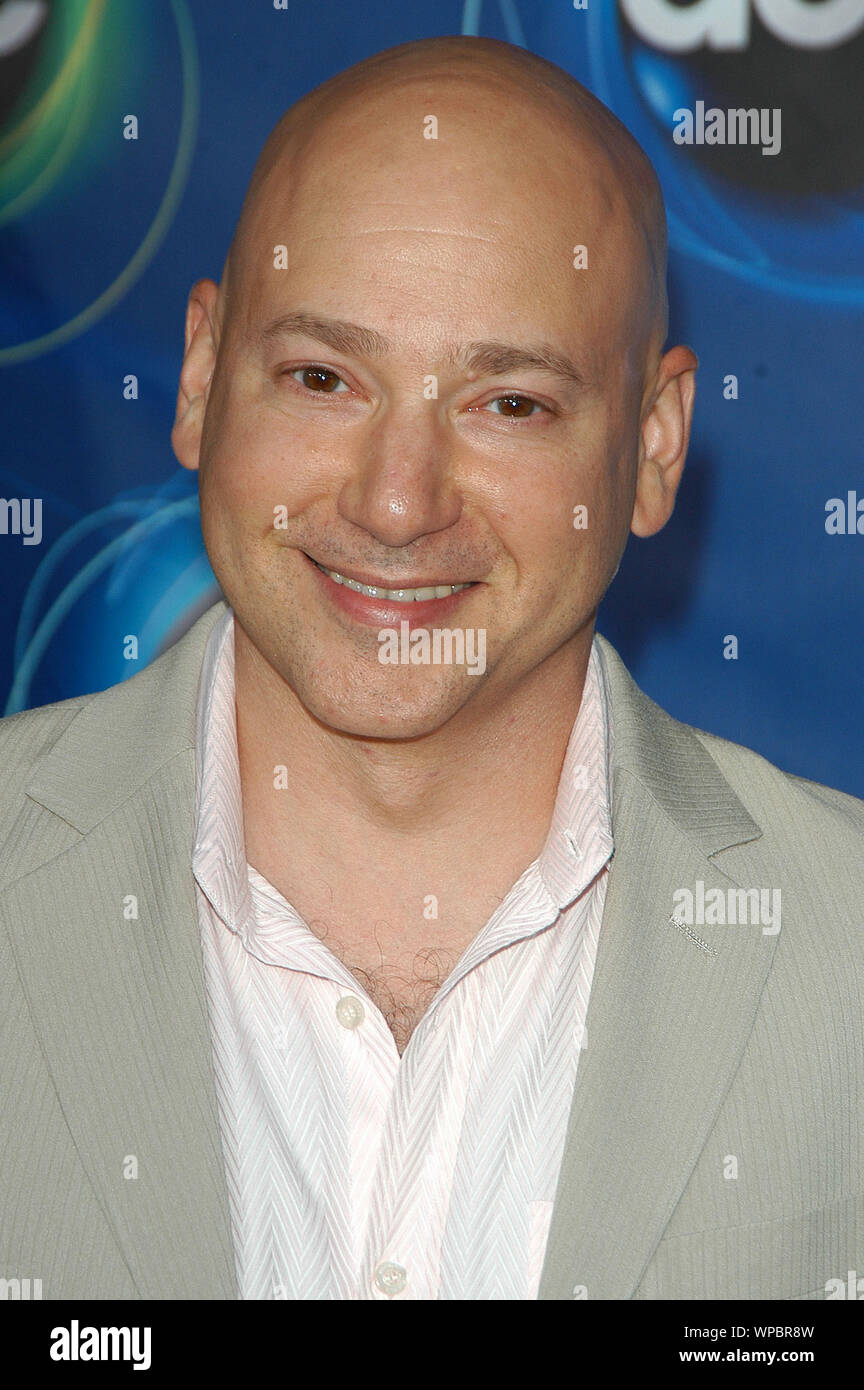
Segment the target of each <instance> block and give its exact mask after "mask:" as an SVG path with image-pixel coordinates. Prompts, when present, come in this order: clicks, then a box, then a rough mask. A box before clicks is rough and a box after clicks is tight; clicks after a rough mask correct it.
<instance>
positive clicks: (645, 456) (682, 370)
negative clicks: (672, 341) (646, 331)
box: [630, 347, 699, 536]
mask: <svg viewBox="0 0 864 1390" xmlns="http://www.w3.org/2000/svg"><path fill="white" fill-rule="evenodd" d="M698 366H699V361H698V358H697V357H696V354H695V353H694V352H692V351H691V350H690V348H689V347H674V348H670V350H669V352H667V353H666V354H665V355H664V356H663V357H662V358H661V359H660V364H659V366H658V368H657V379H656V382H655V385H654V391H653V396H652V398H651V399H650V402H649V405H648V409H647V411H646V413H645V414H644V416H643V419H642V437H641V441H640V446H639V472H638V475H637V478H636V498H635V502H634V505H633V516H632V518H631V520H630V530H631V531H632V532H633V534H634V536H653V535H655V534H656V533H657V532H658V531H660V530H662V528H663V527H664V526H665V525H666V522H667V521H668V520H669V518H670V516H671V515H672V510H673V508H674V506H675V495H676V493H677V491H678V484H679V483H680V481H681V474H682V473H683V471H684V460H685V459H686V457H687V446H688V444H689V442H690V422H691V420H692V418H693V398H694V396H695V394H696V368H697V367H698Z"/></svg>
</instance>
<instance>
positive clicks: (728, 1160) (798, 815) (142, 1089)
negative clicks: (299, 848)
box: [0, 603, 864, 1300]
mask: <svg viewBox="0 0 864 1390" xmlns="http://www.w3.org/2000/svg"><path fill="white" fill-rule="evenodd" d="M224 611H225V605H224V604H223V603H219V604H216V605H214V606H213V607H212V608H211V609H209V610H208V612H207V613H205V614H204V616H203V617H201V618H200V619H199V620H198V622H197V623H196V624H195V625H194V627H192V628H191V629H190V631H189V632H188V633H187V634H186V635H185V636H184V637H183V638H182V639H181V640H180V641H179V642H177V643H176V644H175V645H174V646H173V647H171V648H170V649H169V650H168V651H167V652H165V653H164V654H163V655H162V656H161V657H159V658H158V659H157V660H156V661H154V662H153V663H152V664H151V665H150V666H149V667H147V668H146V669H145V670H143V671H141V672H139V673H138V674H136V675H135V676H133V677H132V678H131V679H130V680H128V681H126V682H124V683H122V684H120V685H117V686H114V687H112V688H111V689H109V690H106V691H103V692H102V693H100V694H96V695H87V696H80V697H77V698H76V699H73V700H65V701H62V702H60V703H57V704H54V705H46V706H44V707H42V708H39V709H34V710H28V711H25V712H23V713H21V714H17V715H14V716H12V717H11V718H8V719H5V720H2V721H0V769H2V779H0V844H2V849H0V1059H2V1061H0V1279H14V1278H18V1279H21V1280H24V1279H31V1280H33V1279H41V1280H42V1296H43V1298H46V1299H56V1298H82V1299H83V1298H93V1299H113V1298H117V1299H141V1298H156V1299H168V1298H171V1299H233V1298H236V1297H237V1296H238V1293H237V1283H236V1275H235V1269H234V1259H233V1250H232V1240H231V1229H230V1217H229V1206H228V1196H227V1188H226V1178H225V1169H224V1165H223V1160H222V1152H221V1141H220V1135H219V1121H218V1112H217V1104H216V1094H215V1087H214V1078H213V1071H212V1063H211V1053H210V1038H209V1032H208V1019H207V1006H206V998H205V992H204V979H203V967H202V957H201V948H200V942H199V932H198V920H197V912H196V902H195V888H194V880H193V877H192V872H191V849H192V840H193V827H194V795H195V708H196V691H197V684H198V678H199V673H200V668H201V662H202V658H203V652H204V646H205V642H206V640H207V637H208V635H209V633H210V630H211V628H212V626H213V624H214V623H215V622H216V620H217V619H218V618H219V617H220V616H221V615H222V613H224ZM599 645H600V649H601V652H602V656H603V660H604V665H605V670H606V674H607V680H608V686H609V693H610V700H611V717H612V720H613V722H614V728H615V756H614V762H613V766H612V786H613V801H612V818H613V830H614V837H615V854H614V858H613V861H612V867H611V872H610V879H609V885H608V892H607V898H606V907H605V913H604V918H603V926H602V932H601V936H600V946H599V953H598V958H597V965H596V970H595V976H594V982H593V987H592V991H591V997H590V1003H589V1009H588V1016H587V1020H586V1039H587V1041H586V1047H585V1051H584V1053H583V1055H582V1058H581V1061H580V1065H579V1071H578V1074H577V1079H576V1087H575V1092H574V1097H573V1103H572V1108H571V1112H570V1118H569V1124H568V1132H567V1139H566V1146H565V1152H564V1158H563V1163H562V1167H561V1175H560V1180H559V1184H558V1190H557V1195H556V1200H555V1206H554V1211H553V1215H552V1225H551V1232H550V1237H549V1244H548V1250H547V1255H546V1261H545V1266H544V1270H543V1276H542V1281H541V1285H540V1293H539V1297H540V1298H541V1299H573V1298H574V1297H575V1298H580V1299H581V1298H585V1297H587V1298H588V1299H589V1300H590V1299H631V1298H634V1299H691V1298H695V1299H707V1298H720V1299H734V1298H744V1299H761V1298H783V1299H794V1298H805V1299H806V1298H825V1297H826V1296H835V1295H833V1294H831V1291H832V1290H836V1289H837V1288H838V1287H839V1285H837V1284H832V1283H831V1282H830V1281H832V1280H837V1281H843V1285H844V1286H845V1284H846V1282H847V1276H848V1273H849V1271H860V1275H861V1276H864V1163H862V1135H864V1125H862V1120H864V1104H862V1098H864V1019H862V1001H864V926H862V922H864V906H862V904H864V854H862V848H864V802H862V801H859V800H857V799H856V798H854V797H851V796H846V795H845V794H844V793H842V792H838V791H832V790H829V789H828V788H826V787H822V786H820V785H818V784H817V783H814V782H808V781H805V780H803V779H801V778H798V777H792V776H789V775H787V774H786V773H783V772H781V771H779V770H778V769H777V768H776V767H773V766H772V765H771V764H770V763H768V762H766V761H765V760H764V759H763V758H761V757H759V756H758V754H756V753H754V752H752V751H750V750H748V749H746V748H742V747H739V746H738V745H737V744H733V743H729V742H727V741H725V740H724V739H720V738H716V737H714V736H712V735H711V734H706V733H702V732H699V731H697V730H696V729H693V728H691V727H689V726H688V725H685V724H681V723H679V722H678V721H676V720H675V719H672V718H671V717H670V716H669V715H668V714H666V713H665V712H664V711H663V710H661V709H660V708H659V707H658V706H657V705H655V704H654V703H653V702H652V701H651V700H649V699H648V697H647V696H646V695H644V694H643V693H642V692H641V691H640V690H639V689H638V687H637V686H636V685H635V684H634V683H633V681H632V679H631V678H630V676H629V675H628V672H627V670H626V668H625V667H624V665H623V663H622V661H621V659H620V657H619V656H618V655H617V653H616V652H615V650H614V648H613V647H612V646H611V645H610V644H609V642H607V641H606V640H604V639H603V638H600V639H599ZM700 883H701V884H703V885H704V887H703V889H701V890H700V889H699V886H698V885H699V884H700ZM687 888H689V889H690V890H691V891H692V892H693V894H694V913H693V914H691V915H692V916H694V917H695V914H696V905H697V902H698V896H699V893H700V891H701V892H702V893H703V894H704V895H708V900H709V902H711V901H713V902H715V903H716V902H719V901H721V899H720V898H719V896H718V895H717V894H713V893H712V890H715V889H720V890H721V892H722V900H723V901H724V902H726V903H728V902H729V901H730V900H734V901H736V902H741V901H743V899H741V898H739V897H738V895H737V894H736V891H735V890H737V889H739V888H743V889H748V890H749V889H754V888H755V889H763V888H764V889H770V890H775V889H779V890H780V891H781V894H782V898H781V903H782V917H781V927H780V930H779V931H776V930H774V928H773V927H771V926H768V927H767V928H766V925H765V924H764V919H763V924H762V925H760V924H759V922H758V921H757V922H756V923H755V924H754V923H753V922H752V920H747V921H745V923H744V924H743V925H729V924H720V923H714V924H711V923H708V924H703V923H702V922H701V921H699V920H698V918H696V919H695V920H690V921H688V920H686V916H685V914H684V913H683V912H682V909H681V902H682V899H681V897H680V894H679V890H682V889H687ZM130 895H134V896H135V897H136V898H137V902H138V914H139V915H138V919H137V920H128V914H127V916H124V908H125V907H126V905H127V904H128V903H129V899H130ZM676 895H678V896H676ZM730 895H731V898H730ZM750 901H754V900H753V899H748V902H750ZM751 911H752V908H751ZM705 915H708V914H707V913H706V914H705ZM672 916H677V919H678V920H677V923H676V922H673V921H671V920H670V918H671V917H672ZM136 1171H137V1176H131V1174H133V1173H135V1172H136ZM859 1277H860V1276H859ZM826 1289H827V1290H828V1293H826Z"/></svg>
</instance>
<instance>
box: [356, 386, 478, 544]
mask: <svg viewBox="0 0 864 1390" xmlns="http://www.w3.org/2000/svg"><path fill="white" fill-rule="evenodd" d="M454 451H455V445H454V442H453V441H452V440H450V439H448V433H447V426H446V424H445V423H444V422H442V421H441V420H440V419H439V418H438V417H437V416H436V414H435V410H434V405H433V403H431V402H428V401H420V402H417V401H414V402H410V403H403V404H402V405H401V406H395V405H394V406H390V407H388V410H387V412H386V413H384V414H382V415H381V416H380V417H379V418H378V419H377V420H376V421H374V422H373V423H372V424H371V425H370V426H369V429H368V432H366V433H364V436H363V439H362V441H358V442H357V457H356V459H355V462H354V467H353V468H352V469H351V473H350V475H349V477H348V478H347V479H346V480H345V482H344V484H343V486H342V489H341V491H340V494H339V499H338V510H339V513H340V515H341V516H343V517H344V518H345V519H346V520H347V521H349V522H351V523H352V524H353V525H354V526H360V527H362V529H363V530H364V531H367V532H368V533H369V535H370V536H373V537H374V538H375V540H377V541H379V542H380V543H381V544H382V545H389V546H405V545H410V544H411V542H412V541H416V540H419V539H420V538H421V537H422V536H429V535H433V534H434V533H435V532H436V531H445V530H447V528H448V527H450V526H453V525H455V523H456V522H457V521H458V520H459V517H460V515H461V512H462V498H461V495H460V491H459V488H458V485H457V482H456V480H455V478H454V476H453V462H454Z"/></svg>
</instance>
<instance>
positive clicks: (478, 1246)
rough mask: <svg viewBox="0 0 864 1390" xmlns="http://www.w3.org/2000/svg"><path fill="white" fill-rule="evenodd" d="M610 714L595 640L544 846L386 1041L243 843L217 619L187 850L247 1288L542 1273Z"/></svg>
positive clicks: (530, 1291)
mask: <svg viewBox="0 0 864 1390" xmlns="http://www.w3.org/2000/svg"><path fill="white" fill-rule="evenodd" d="M611 733H612V731H611V728H610V727H609V721H608V700H607V697H606V689H605V681H604V676H603V668H602V657H601V656H600V652H599V650H598V647H597V643H596V642H595V643H594V644H593V645H592V649H591V657H590V661H589V664H588V670H587V674H586V681H585V689H584V693H583V697H582V702H581V707H580V710H579V714H578V717H577V719H576V721H575V724H574V726H573V730H572V733H571V736H570V740H569V743H568V747H567V753H566V756H565V760H564V765H563V768H562V772H561V777H560V780H559V785H558V791H557V796H556V801H555V808H554V812H553V816H552V821H551V824H550V828H549V834H548V837H547V840H546V843H545V846H544V848H543V850H542V852H541V854H540V855H539V857H538V858H537V859H535V861H534V862H533V863H532V864H531V865H529V867H528V868H526V870H525V871H524V873H523V874H522V875H521V877H520V878H519V880H518V881H517V882H516V883H515V884H514V885H513V887H512V888H511V889H510V891H509V892H508V894H507V895H506V897H505V898H504V900H503V901H502V902H501V904H500V905H499V907H498V908H496V910H495V911H494V912H493V914H492V916H491V917H490V918H489V920H488V922H487V923H486V925H485V926H484V927H483V929H482V930H481V931H480V932H479V933H478V934H477V936H475V937H474V939H473V941H472V942H471V943H470V945H469V946H468V947H467V949H466V950H465V952H464V953H463V955H462V957H461V958H460V960H459V961H458V962H457V964H456V966H455V967H454V969H453V970H452V972H451V974H450V975H449V976H448V978H447V979H446V980H445V981H444V983H443V984H442V985H441V987H440V989H439V990H438V992H437V994H436V995H435V997H434V999H433V1000H432V1003H431V1005H430V1006H429V1008H428V1010H427V1012H426V1014H425V1015H424V1016H423V1018H422V1019H421V1021H420V1022H419V1024H418V1025H417V1027H416V1028H415V1030H414V1032H413V1034H412V1035H411V1039H410V1041H409V1043H408V1046H407V1048H406V1049H405V1052H404V1053H403V1055H402V1056H401V1057H400V1056H399V1053H398V1050H397V1047H396V1043H395V1040H394V1037H393V1034H392V1033H391V1031H390V1028H389V1027H388V1025H387V1023H386V1021H385V1019H384V1016H383V1014H382V1013H381V1012H380V1011H379V1009H378V1008H377V1007H376V1005H375V1004H374V1003H373V1001H372V999H371V998H370V997H369V995H368V994H367V993H366V991H365V990H364V989H363V987H362V986H361V985H360V984H359V982H358V980H357V979H356V978H355V976H354V975H352V973H351V972H350V971H349V970H348V969H347V967H346V966H345V965H343V964H342V962H341V961H340V960H339V959H338V957H337V956H335V955H334V954H333V952H332V951H330V950H329V949H328V947H327V946H326V945H325V944H324V942H323V941H322V940H321V939H320V938H319V937H318V936H317V935H316V934H315V933H314V932H313V931H312V930H311V929H310V928H309V927H307V926H306V924H305V923H304V922H303V920H302V919H301V917H300V916H299V914H298V913H297V912H296V911H295V910H294V909H293V908H292V907H291V905H290V903H288V902H287V901H286V900H285V899H284V898H283V897H282V895H281V894H280V893H279V892H278V891H277V890H276V889H275V888H274V887H273V886H272V884H270V883H268V882H267V880H266V879H265V878H263V877H262V875H261V874H259V873H258V872H257V871H256V870H255V869H254V868H252V867H251V866H250V865H249V864H247V862H246V854H245V845H244V838H243V814H242V800H241V788H240V776H239V770H238V761H237V731H236V718H235V708H234V615H233V612H232V611H231V610H230V609H229V610H228V612H227V613H226V615H225V617H224V618H223V619H222V620H221V621H220V622H219V623H218V624H217V625H216V627H215V628H214V630H213V632H212V634H211V636H210V639H209V643H208V647H207V651H206V654H205V659H204V664H203V668H202V673H201V682H200V687H199V703H198V788H197V823H196V836H195V847H194V853H193V872H194V875H195V878H196V881H197V890H196V891H197V897H198V906H199V920H200V926H201V938H202V947H203V955H204V967H205V978H206V986H207V999H208V1006H209V1018H210V1032H211V1037H212V1042H213V1060H214V1070H215V1077H216V1086H217V1095H218V1103H219V1114H220V1125H221V1134H222V1145H223V1153H224V1158H225V1164H226V1170H227V1178H228V1191H229V1198H230V1205H231V1218H232V1230H233V1238H234V1246H235V1252H236V1261H237V1274H238V1284H239V1293H240V1297H241V1298H243V1299H292V1300H294V1299H376V1298H377V1299H385V1300H386V1299H388V1298H398V1299H462V1300H467V1299H470V1300H475V1299H535V1298H536V1297H537V1291H538V1287H539V1283H540V1275H541V1271H542V1266H543V1259H544V1255H545V1250H546V1242H547V1238H548V1234H549V1222H550V1218H551V1214H552V1204H553V1199H554V1196H555V1189H556V1185H557V1181H558V1172H559V1168H560V1164H561V1157H562V1153H563V1146H564V1138H565V1132H566V1126H567V1118H568V1113H569V1109H570V1102H571V1098H572V1092H573V1083H574V1080H575V1077H576V1068H577V1065H578V1061H579V1053H580V1048H581V1047H582V1046H585V1045H587V1039H586V1038H585V1036H584V1024H585V1014H586V1009H587V1006H588V994H589V991H590V988H591V978H592V975H593V971H594V961H595V957H596V951H597V938H598V934H599V931H600V922H601V918H602V914H603V904H604V901H605V896H606V880H607V876H608V861H609V859H610V857H611V854H612V848H613V846H612V826H611V813H610V805H611V800H610V795H609V781H608V768H609V766H610V763H611V747H610V744H609V740H610V739H611ZM481 834H482V829H481V827H480V826H478V839H479V838H480V836H481ZM289 848H290V847H289ZM478 864H481V865H482V846H481V848H480V851H479V852H478Z"/></svg>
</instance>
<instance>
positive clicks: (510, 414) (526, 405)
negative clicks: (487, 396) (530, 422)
mask: <svg viewBox="0 0 864 1390" xmlns="http://www.w3.org/2000/svg"><path fill="white" fill-rule="evenodd" d="M489 404H490V405H501V406H507V407H508V409H507V410H501V411H499V412H498V413H499V414H500V415H504V416H506V417H507V419H508V420H527V419H529V418H530V416H531V414H532V413H533V411H534V410H542V408H543V407H542V406H541V405H539V404H538V402H537V401H532V400H531V398H530V397H529V396H496V398H495V400H494V401H490V402H489ZM509 407H512V409H510V408H509Z"/></svg>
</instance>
